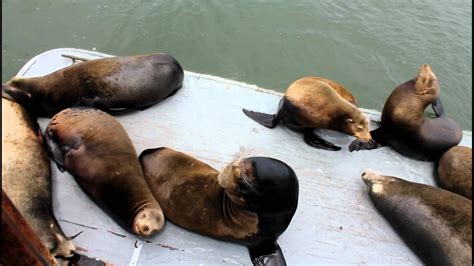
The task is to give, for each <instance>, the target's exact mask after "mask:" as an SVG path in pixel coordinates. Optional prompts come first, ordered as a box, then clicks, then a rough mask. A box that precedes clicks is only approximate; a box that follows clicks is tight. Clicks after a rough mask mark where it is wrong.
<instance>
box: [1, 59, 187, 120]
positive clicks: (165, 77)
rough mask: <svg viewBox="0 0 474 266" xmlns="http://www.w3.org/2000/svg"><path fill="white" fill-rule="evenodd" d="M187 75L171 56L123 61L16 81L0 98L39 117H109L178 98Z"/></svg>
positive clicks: (107, 61)
mask: <svg viewBox="0 0 474 266" xmlns="http://www.w3.org/2000/svg"><path fill="white" fill-rule="evenodd" d="M182 82H183V69H182V68H181V66H180V64H179V63H178V62H177V61H176V59H175V58H173V57H172V56H171V55H168V54H152V55H142V56H119V57H111V58H104V59H96V60H90V61H86V62H80V63H76V64H73V65H71V66H69V67H66V68H63V69H60V70H58V71H56V72H53V73H51V74H49V75H46V76H43V77H34V78H21V77H14V78H13V79H12V80H10V81H8V82H7V83H6V84H3V85H2V97H4V98H9V99H12V100H14V101H16V102H19V103H21V104H22V105H23V106H25V107H26V108H28V111H30V113H32V114H34V115H35V116H48V117H50V116H52V115H54V114H56V113H57V112H59V111H61V110H63V109H65V108H68V107H71V106H90V107H95V108H99V109H102V110H103V111H106V112H109V113H117V112H123V111H126V110H137V109H139V110H143V109H145V108H147V107H149V106H152V105H154V104H156V103H157V102H159V101H161V100H163V99H164V98H166V97H169V96H171V95H173V94H174V93H176V91H177V90H178V89H179V88H181V86H182Z"/></svg>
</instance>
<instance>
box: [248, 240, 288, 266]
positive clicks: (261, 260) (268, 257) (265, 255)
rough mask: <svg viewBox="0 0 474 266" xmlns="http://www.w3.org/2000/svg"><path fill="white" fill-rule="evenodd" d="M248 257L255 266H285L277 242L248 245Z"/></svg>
mask: <svg viewBox="0 0 474 266" xmlns="http://www.w3.org/2000/svg"><path fill="white" fill-rule="evenodd" d="M249 253H250V258H251V259H252V263H253V265H255V266H257V265H258V266H261V265H262V266H263V265H267V266H270V265H271V266H286V261H285V257H284V256H283V252H282V251H281V248H280V246H279V245H278V243H276V242H275V243H274V244H272V245H261V246H257V247H253V248H250V247H249Z"/></svg>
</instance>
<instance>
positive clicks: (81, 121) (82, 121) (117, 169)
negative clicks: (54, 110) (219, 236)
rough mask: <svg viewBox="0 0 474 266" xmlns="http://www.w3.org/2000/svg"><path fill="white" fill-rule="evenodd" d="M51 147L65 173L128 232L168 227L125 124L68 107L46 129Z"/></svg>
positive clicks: (90, 110) (144, 233)
mask: <svg viewBox="0 0 474 266" xmlns="http://www.w3.org/2000/svg"><path fill="white" fill-rule="evenodd" d="M45 140H46V143H47V145H48V150H49V152H50V153H51V155H52V157H53V159H54V161H55V162H56V163H57V165H58V167H59V169H60V170H61V171H64V170H67V171H68V172H69V173H70V174H71V175H72V176H74V178H75V179H76V181H77V183H78V184H79V186H80V187H81V188H82V189H83V190H84V191H85V192H86V194H87V195H89V197H90V198H91V199H92V200H93V201H94V202H95V203H96V204H97V205H99V206H100V207H101V208H102V209H103V210H104V211H106V212H107V213H108V214H109V215H110V216H111V217H112V218H113V219H114V220H115V221H116V222H117V223H118V224H119V225H120V226H122V227H123V228H124V229H125V230H127V231H129V232H132V233H134V234H136V235H139V236H150V235H153V234H155V233H157V232H158V231H160V230H161V228H162V227H163V225H164V216H163V212H162V211H161V207H160V205H158V202H157V201H156V200H155V198H154V197H153V195H152V193H151V191H150V189H149V188H148V186H147V184H146V181H145V179H144V177H143V171H142V168H141V166H140V164H139V162H138V159H137V154H136V152H135V148H134V147H133V144H132V142H131V140H130V138H129V137H128V135H127V132H126V131H125V129H124V128H123V127H122V125H121V124H120V123H119V122H118V121H117V120H116V119H115V118H114V117H112V116H110V115H109V114H107V113H105V112H102V111H100V110H98V109H93V108H77V107H75V108H68V109H65V110H63V111H61V112H59V113H58V114H56V115H55V116H54V117H53V118H52V119H51V121H50V123H49V125H48V127H47V128H46V131H45Z"/></svg>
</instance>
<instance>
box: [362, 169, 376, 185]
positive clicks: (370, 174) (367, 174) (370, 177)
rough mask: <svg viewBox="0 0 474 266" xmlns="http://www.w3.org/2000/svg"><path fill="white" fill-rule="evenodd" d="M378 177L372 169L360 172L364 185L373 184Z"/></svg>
mask: <svg viewBox="0 0 474 266" xmlns="http://www.w3.org/2000/svg"><path fill="white" fill-rule="evenodd" d="M379 177H380V175H379V174H378V173H377V172H375V171H374V170H372V169H366V170H364V172H362V180H364V182H365V183H366V184H369V183H374V181H376V180H379Z"/></svg>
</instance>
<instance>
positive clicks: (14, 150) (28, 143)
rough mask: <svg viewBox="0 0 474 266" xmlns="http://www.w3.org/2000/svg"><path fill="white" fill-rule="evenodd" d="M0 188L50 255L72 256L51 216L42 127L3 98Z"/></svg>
mask: <svg viewBox="0 0 474 266" xmlns="http://www.w3.org/2000/svg"><path fill="white" fill-rule="evenodd" d="M2 189H3V190H4V191H5V193H7V195H8V197H9V198H10V199H11V201H12V202H13V204H14V205H15V207H16V208H17V209H18V210H19V211H20V213H21V215H22V216H23V217H24V218H25V220H26V221H27V222H28V223H29V225H30V227H31V228H32V229H33V230H34V232H35V233H36V234H37V235H38V236H39V238H40V239H41V241H43V243H44V244H45V246H46V247H47V248H48V249H49V251H50V252H51V255H53V256H61V257H71V256H72V255H74V252H75V250H76V248H75V246H74V244H73V243H72V242H71V241H70V240H69V238H68V237H66V236H65V235H64V233H63V231H62V230H61V227H60V226H59V224H58V222H57V221H56V218H55V217H54V213H53V205H52V204H53V202H52V196H51V191H52V184H51V166H50V162H49V158H48V154H47V153H46V150H45V147H44V144H43V138H42V136H41V130H40V129H39V126H38V124H37V123H36V121H34V120H32V119H31V118H30V117H29V116H28V114H27V112H26V111H25V109H24V108H23V107H22V106H21V105H19V104H18V103H15V102H12V101H10V100H6V99H3V98H2Z"/></svg>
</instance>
